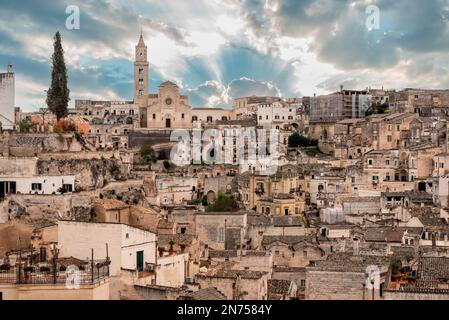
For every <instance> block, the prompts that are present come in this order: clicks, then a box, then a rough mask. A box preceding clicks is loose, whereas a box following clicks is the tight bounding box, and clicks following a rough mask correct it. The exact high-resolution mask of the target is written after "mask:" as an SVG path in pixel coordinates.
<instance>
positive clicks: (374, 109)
mask: <svg viewBox="0 0 449 320" xmlns="http://www.w3.org/2000/svg"><path fill="white" fill-rule="evenodd" d="M389 112H390V107H389V105H388V103H387V102H384V103H380V102H378V103H373V104H372V105H371V107H370V108H369V109H368V110H367V111H366V112H365V116H366V117H367V116H370V115H372V114H385V113H389Z"/></svg>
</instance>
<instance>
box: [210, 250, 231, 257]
mask: <svg viewBox="0 0 449 320" xmlns="http://www.w3.org/2000/svg"><path fill="white" fill-rule="evenodd" d="M209 257H210V258H233V257H237V250H209Z"/></svg>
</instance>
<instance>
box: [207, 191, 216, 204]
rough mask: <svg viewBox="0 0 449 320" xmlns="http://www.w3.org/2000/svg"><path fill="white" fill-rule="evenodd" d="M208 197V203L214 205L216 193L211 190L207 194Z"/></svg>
mask: <svg viewBox="0 0 449 320" xmlns="http://www.w3.org/2000/svg"><path fill="white" fill-rule="evenodd" d="M206 197H207V203H212V202H214V201H215V192H214V191H212V190H210V191H209V192H208V193H207V195H206Z"/></svg>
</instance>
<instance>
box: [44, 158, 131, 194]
mask: <svg viewBox="0 0 449 320" xmlns="http://www.w3.org/2000/svg"><path fill="white" fill-rule="evenodd" d="M37 171H38V174H40V175H74V176H75V188H76V190H77V191H82V190H92V189H98V188H102V187H103V186H104V185H105V184H107V183H108V182H109V181H111V180H114V179H115V180H121V179H126V177H127V175H128V172H124V171H125V170H123V168H122V166H121V162H120V160H117V159H79V160H78V159H68V160H39V161H38V163H37Z"/></svg>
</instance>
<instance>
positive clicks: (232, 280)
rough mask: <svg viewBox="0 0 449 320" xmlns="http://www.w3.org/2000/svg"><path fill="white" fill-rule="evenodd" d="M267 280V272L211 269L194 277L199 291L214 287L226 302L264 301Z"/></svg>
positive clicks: (266, 295)
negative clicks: (224, 297) (223, 296)
mask: <svg viewBox="0 0 449 320" xmlns="http://www.w3.org/2000/svg"><path fill="white" fill-rule="evenodd" d="M268 279H269V274H268V273H267V272H262V271H252V270H226V269H218V270H216V269H212V270H209V271H207V272H206V273H198V274H197V275H196V276H195V281H196V282H197V283H198V284H199V285H200V289H201V288H208V287H215V288H217V290H219V291H220V292H222V293H223V294H224V295H225V296H226V298H227V299H228V300H266V299H267V297H268Z"/></svg>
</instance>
